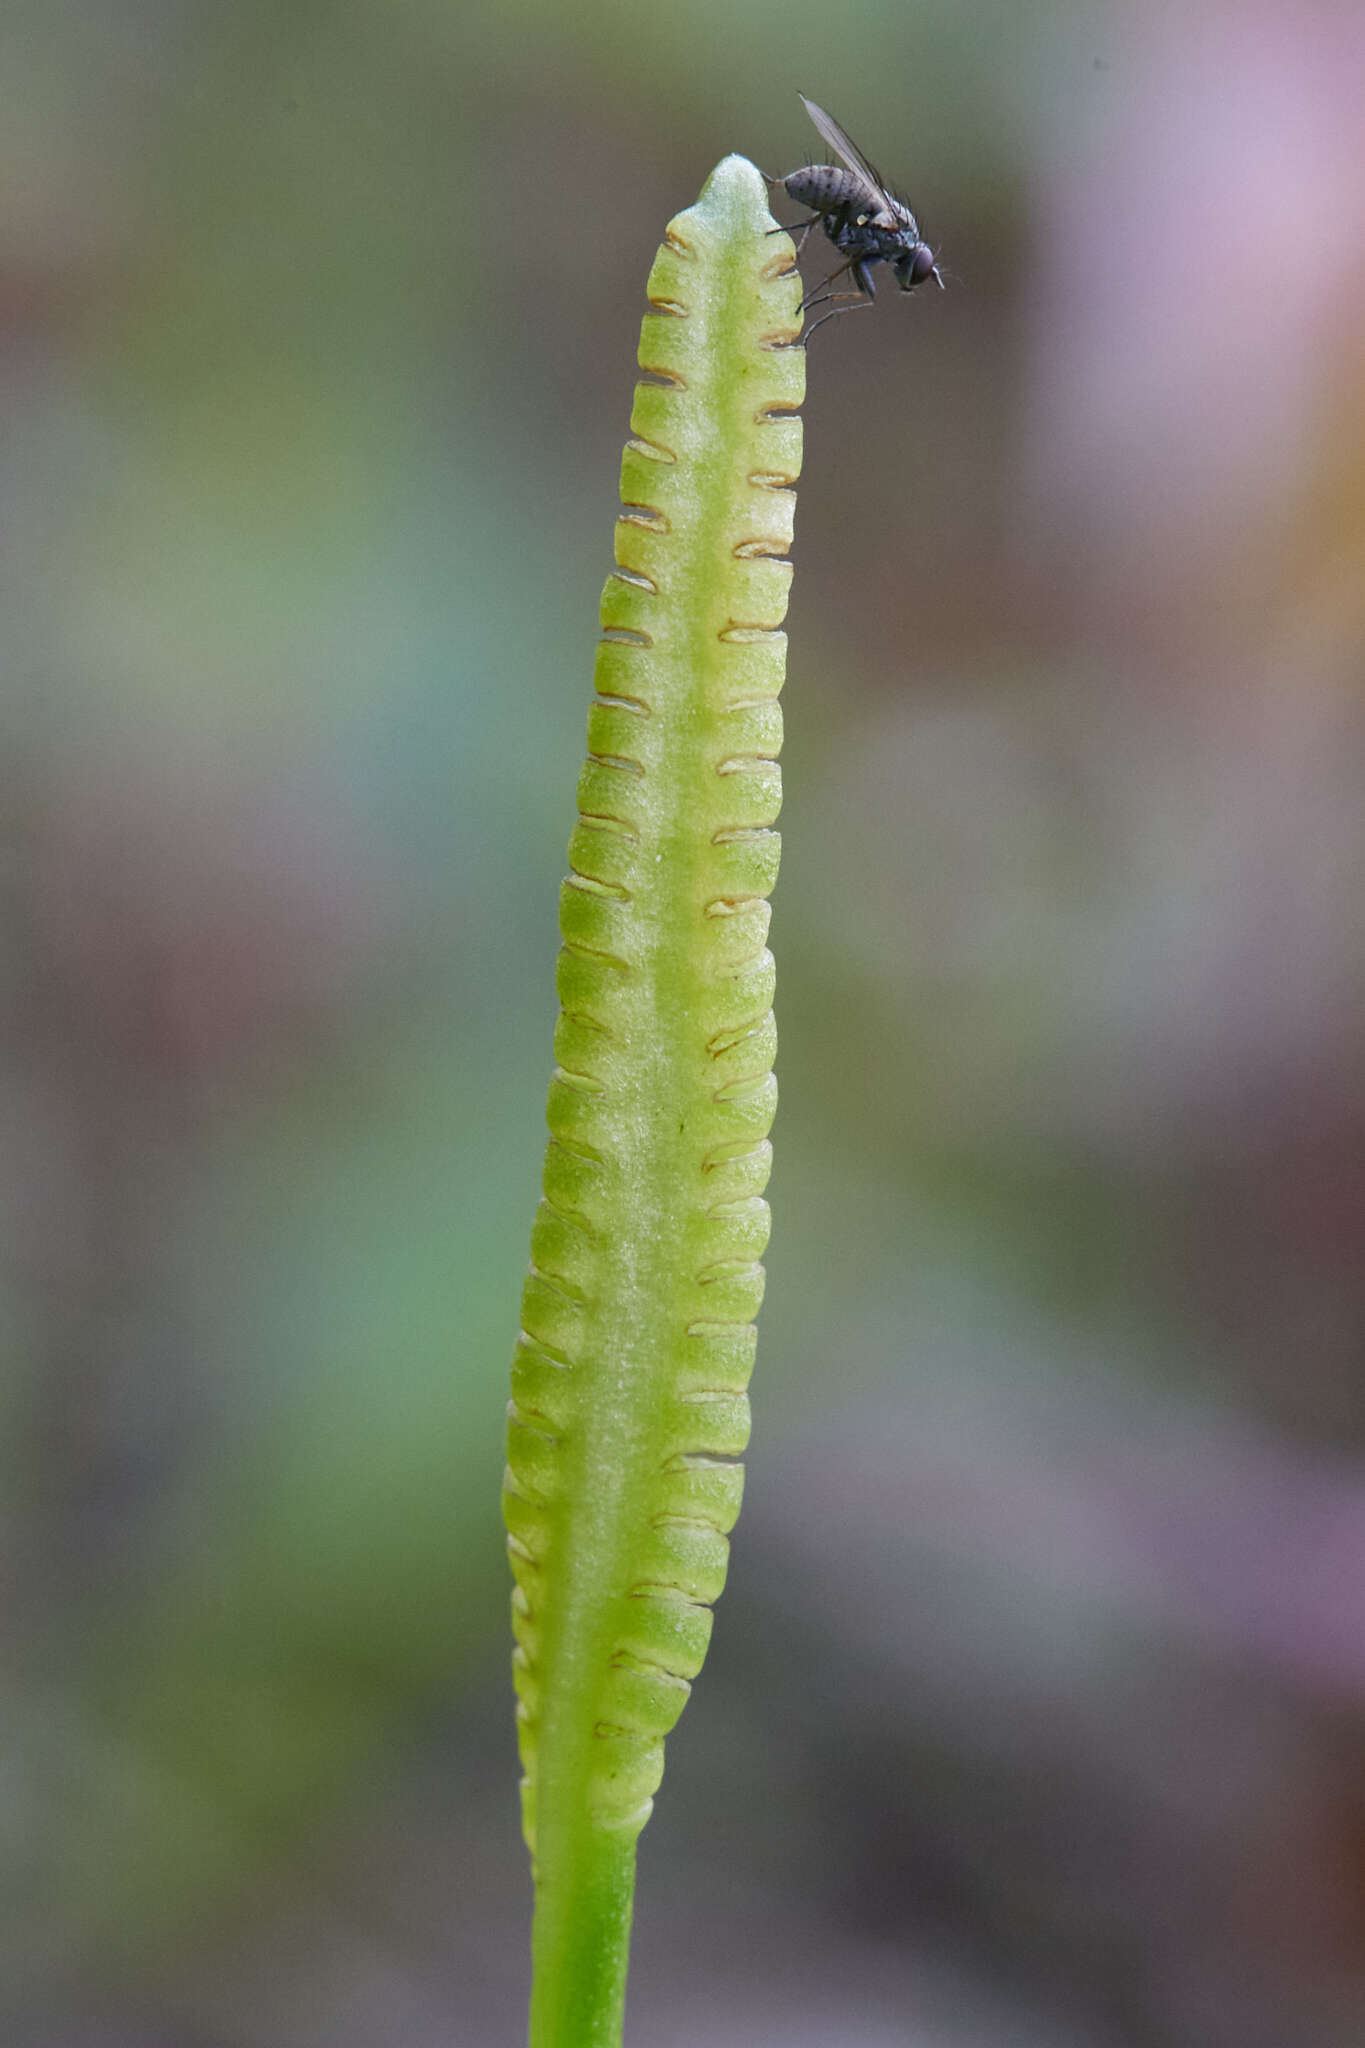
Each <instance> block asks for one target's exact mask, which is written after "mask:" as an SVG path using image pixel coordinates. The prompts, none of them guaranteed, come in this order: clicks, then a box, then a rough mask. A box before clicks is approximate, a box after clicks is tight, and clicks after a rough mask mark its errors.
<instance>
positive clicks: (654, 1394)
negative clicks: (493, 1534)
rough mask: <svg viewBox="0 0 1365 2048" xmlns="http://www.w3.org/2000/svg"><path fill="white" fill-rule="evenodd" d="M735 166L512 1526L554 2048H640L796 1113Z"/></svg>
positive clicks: (562, 1060) (636, 540) (606, 724)
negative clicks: (660, 1900) (681, 1769)
mask: <svg viewBox="0 0 1365 2048" xmlns="http://www.w3.org/2000/svg"><path fill="white" fill-rule="evenodd" d="M773 226H774V223H773V221H772V219H771V217H770V215H769V212H768V206H767V196H766V192H765V189H764V184H763V180H762V178H761V177H760V175H759V173H758V172H757V171H756V170H755V169H754V167H753V165H752V164H750V163H748V162H746V161H745V160H744V159H743V158H742V157H734V156H732V157H727V158H726V159H725V161H724V162H723V163H721V164H720V165H719V166H718V167H717V169H716V170H715V171H714V172H713V173H712V175H711V177H710V179H709V180H708V182H707V184H706V187H705V190H704V191H703V193H702V195H701V198H700V200H699V201H698V203H697V204H696V205H695V206H693V207H691V208H690V209H689V210H688V211H687V212H686V213H683V214H680V215H679V216H678V218H677V219H676V220H674V221H673V222H672V223H671V224H670V226H669V228H668V231H667V234H666V237H665V240H664V243H663V246H662V247H661V248H660V250H659V252H658V255H657V257H656V259H655V262H654V266H653V269H652V270H651V272H650V276H649V284H648V296H649V301H650V308H651V310H650V311H649V312H648V313H647V314H646V315H645V318H644V322H643V325H642V328H641V336H640V355H639V360H640V365H641V368H642V369H643V370H644V371H645V373H646V381H642V382H641V383H639V384H638V385H637V386H636V391H635V405H634V410H633V413H632V415H631V429H632V438H631V439H630V440H629V441H628V442H627V444H626V449H625V455H624V459H623V462H622V466H621V496H622V499H623V500H624V505H623V509H622V512H621V516H620V518H619V520H618V522H617V527H616V564H617V566H616V568H615V570H614V571H613V573H612V575H611V576H610V577H609V578H608V580H607V585H606V589H605V591H604V593H603V598H602V628H603V631H602V639H601V642H600V644H599V646H598V650H597V663H596V678H595V681H596V694H595V697H594V699H593V703H592V708H591V711H590V713H589V718H588V757H587V761H586V763H585V765H584V768H583V772H582V776H581V779H580V782H579V788H578V805H579V817H578V823H577V826H576V828H575V830H574V833H573V837H572V839H571V841H570V846H569V866H570V873H569V876H568V879H567V881H566V882H565V884H564V887H563V891H562V894H561V899H560V926H561V932H562V938H563V946H562V950H561V952H560V956H559V969H558V989H559V999H560V1004H561V1012H560V1018H559V1024H558V1029H557V1032H556V1038H555V1058H556V1066H555V1071H554V1078H553V1080H552V1082H551V1086H550V1099H549V1125H550V1142H549V1149H548V1152H547V1155H546V1161H545V1174H544V1199H543V1200H542V1202H541V1205H540V1208H539V1211H538V1213H537V1216H536V1220H535V1225H534V1228H533V1231H532V1238H531V1270H530V1275H529V1277H528V1279H527V1282H526V1288H525V1294H524V1297H523V1303H522V1327H521V1335H520V1338H519V1340H518V1344H517V1349H516V1356H515V1360H514V1364H513V1368H512V1403H511V1408H510V1411H509V1413H510V1423H509V1432H508V1439H509V1440H508V1469H507V1474H506V1480H505V1491H504V1513H505V1517H506V1522H507V1528H508V1542H509V1549H510V1553H511V1559H512V1569H513V1574H514V1577H515V1582H516V1583H515V1589H514V1592H513V1600H512V1606H513V1626H514V1631H515V1636H516V1645H517V1647H516V1651H515V1657H514V1669H515V1679H516V1688H517V1694H518V1729H519V1739H520V1748H521V1757H522V1764H523V1770H524V1777H523V1813H524V1826H525V1833H526V1839H527V1842H528V1845H529V1846H530V1849H531V1854H532V1860H533V1866H534V1873H535V1887H536V1910H535V1930H534V1936H533V1944H532V1946H533V1961H534V1982H533V1990H532V2000H531V2032H530V2039H531V2048H617V2044H618V2043H619V2041H620V2039H621V2026H622V2013H623V2008H624V1998H625V1969H626V1951H627V1945H628V1940H629V1931H630V1916H631V1899H632V1892H633V1884H634V1867H635V1843H636V1838H637V1836H638V1834H639V1831H640V1829H641V1827H642V1826H643V1825H644V1822H645V1820H646V1819H647V1818H648V1816H649V1813H650V1809H651V1805H652V1800H653V1794H654V1792H655V1790H656V1789H657V1787H658V1784H659V1780H660V1778H661V1776H662V1772H663V1743H664V1737H665V1735H666V1734H667V1733H668V1731H669V1729H670V1728H672V1726H673V1724H674V1722H675V1721H676V1720H677V1718H678V1716H679V1714H680V1713H681V1711H682V1708H683V1706H684V1705H685V1704H686V1701H687V1697H688V1693H689V1691H690V1688H691V1682H692V1680H693V1679H694V1678H695V1677H696V1675H697V1672H698V1671H699V1669H700V1667H701V1663H702V1659H703V1657H704V1656H705V1654H706V1646H707V1641H708V1639H709V1636H710V1632H711V1603H712V1602H713V1601H714V1600H715V1598H716V1596H717V1595H718V1594H719V1592H720V1590H721V1587H722V1585H723V1584H724V1580H725V1571H726V1564H727V1561H728V1555H729V1542H728V1537H729V1531H730V1529H731V1527H732V1525H733V1523H734V1520H735V1517H736V1515H737V1514H738V1512H739V1503H740V1493H741V1488H742V1483H743V1474H742V1468H741V1466H740V1465H739V1463H738V1462H737V1461H738V1458H739V1455H740V1453H741V1452H742V1451H743V1450H744V1447H745V1444H746V1442H747V1440H748V1434H749V1408H748V1398H747V1394H746V1387H747V1383H748V1379H749V1374H750V1370H751V1367H752V1364H753V1357H754V1341H755V1338H754V1327H753V1324H754V1317H755V1316H756V1314H757V1312H758V1306H759V1302H760V1300H761V1298H762V1292H763V1268H762V1266H761V1264H760V1263H759V1261H760V1258H761V1255H762V1253H763V1250H764V1246H765V1244H766V1242H767V1237H768V1208H767V1204H766V1202H765V1201H764V1200H763V1189H764V1186H765V1185H766V1182H767V1178H768V1167H769V1156H770V1154H769V1145H768V1130H769V1127H770V1125H771V1122H772V1117H773V1109H774V1105H775V1100H776V1083H775V1081H774V1079H773V1074H772V1063H773V1054H774V1049H775V1037H774V1027H773V1018H772V995H773V963H772V956H771V954H770V953H769V952H768V950H767V944H766V940H767V932H768V903H767V897H768V893H769V891H770V890H771V888H772V886H773V882H774V880H775V879H776V875H777V859H778V837H777V834H776V833H775V832H774V831H773V829H772V827H773V823H774V821H775V819H776V817H777V811H778V803H779V798H780V780H779V771H778V767H777V754H778V748H779V743H780V738H781V714H780V710H779V707H778V701H777V699H778V692H779V690H780V689H781V686H782V679H783V673H784V668H785V662H786V638H785V635H784V634H783V633H782V632H781V630H780V627H781V622H782V619H783V617H784V615H785V612H786V607H787V594H788V589H789V585H790V580H791V568H790V564H789V563H788V562H787V561H786V560H785V556H786V552H787V549H788V546H789V544H790V541H791V536H792V518H793V512H794V508H795V493H794V490H793V485H794V484H795V481H796V477H797V473H798V471H799V468H800V461H801V426H800V421H799V420H798V419H797V418H795V417H794V412H793V409H794V408H795V407H796V406H798V405H799V404H800V402H801V400H802V398H803V396H804V392H805V357H804V353H803V351H802V350H801V349H800V348H798V347H794V346H790V344H792V343H793V342H795V340H796V338H797V335H798V333H799V329H800V309H799V300H800V285H799V282H798V280H797V278H796V275H795V271H794V268H793V253H792V248H791V243H790V242H789V241H788V240H787V238H786V237H784V236H779V235H770V234H769V232H768V231H769V230H770V229H772V227H773Z"/></svg>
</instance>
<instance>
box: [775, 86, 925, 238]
mask: <svg viewBox="0 0 1365 2048" xmlns="http://www.w3.org/2000/svg"><path fill="white" fill-rule="evenodd" d="M797 96H798V98H799V99H800V101H801V104H802V106H803V107H804V108H805V110H806V112H807V113H808V114H809V115H810V117H811V120H812V121H813V122H814V123H815V126H816V127H817V129H818V130H819V131H820V134H821V136H822V137H823V139H824V141H825V142H826V143H827V144H828V146H829V148H830V149H832V150H833V151H834V154H835V155H836V156H837V157H838V158H839V160H840V162H841V163H843V164H844V165H845V166H846V167H847V168H848V169H849V170H850V171H852V172H853V173H854V175H855V177H859V178H866V180H867V182H868V184H869V185H870V186H871V187H872V189H873V191H874V192H875V193H876V195H877V197H878V199H880V201H881V204H882V210H883V211H884V212H885V213H886V214H887V215H888V216H890V217H892V218H894V217H895V216H896V215H897V214H898V213H899V212H900V208H899V206H898V205H897V202H896V201H895V200H894V199H893V198H892V196H891V194H890V193H889V192H888V191H887V189H886V186H885V185H884V184H883V183H882V174H881V172H880V171H879V170H877V169H876V168H875V167H874V166H873V165H872V164H870V163H869V162H868V160H867V158H866V157H865V156H864V155H863V153H862V151H861V150H860V149H859V147H858V145H857V143H856V142H855V141H854V140H853V137H852V136H851V135H850V134H849V133H848V131H847V130H846V129H844V128H841V127H840V126H839V123H838V122H837V121H836V120H835V118H834V116H833V115H832V114H827V113H826V112H825V110H824V108H823V107H817V106H816V104H815V101H814V100H808V99H807V98H806V95H805V94H804V93H800V94H798V95H797Z"/></svg>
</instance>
